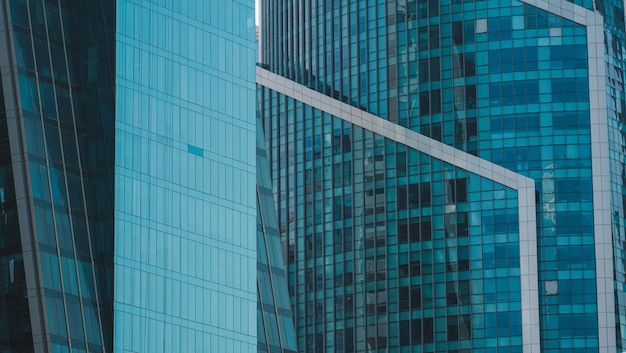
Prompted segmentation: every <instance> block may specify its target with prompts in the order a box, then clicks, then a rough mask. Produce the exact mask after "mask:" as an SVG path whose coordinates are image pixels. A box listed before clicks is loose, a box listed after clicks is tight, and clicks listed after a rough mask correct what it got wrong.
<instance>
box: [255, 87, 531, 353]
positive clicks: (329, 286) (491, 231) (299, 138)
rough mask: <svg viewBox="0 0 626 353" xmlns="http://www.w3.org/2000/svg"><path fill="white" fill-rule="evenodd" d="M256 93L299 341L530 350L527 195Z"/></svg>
mask: <svg viewBox="0 0 626 353" xmlns="http://www.w3.org/2000/svg"><path fill="white" fill-rule="evenodd" d="M260 90H261V94H262V102H263V107H262V113H263V114H264V116H265V117H268V118H267V119H266V121H265V126H266V131H267V134H268V136H267V138H268V143H269V146H270V147H269V148H270V150H271V151H272V154H273V156H274V160H273V161H272V172H273V179H274V188H275V189H276V190H281V191H280V192H279V193H278V194H277V195H278V200H277V203H278V209H279V211H280V212H281V214H280V215H279V225H280V231H281V233H282V236H283V239H284V241H285V243H286V245H287V247H288V248H287V254H288V255H287V258H288V262H287V265H288V269H289V276H290V293H291V294H292V302H293V307H294V310H295V320H296V327H297V333H298V340H299V342H298V343H299V346H300V347H301V349H302V350H303V351H305V352H363V351H377V352H385V351H389V352H395V351H398V352H411V351H415V350H420V351H422V352H440V351H453V352H466V351H467V352H469V351H473V352H487V351H491V350H497V351H506V352H522V344H523V342H522V302H521V301H522V298H521V293H522V292H521V280H520V246H519V239H520V237H519V218H518V194H517V191H516V190H514V189H511V188H508V187H505V186H503V185H502V184H499V183H498V182H494V181H493V180H490V179H488V178H485V177H481V176H479V175H476V174H474V173H471V172H468V171H467V170H464V169H462V168H458V167H454V166H453V165H451V164H449V163H446V162H445V161H443V160H441V159H439V158H435V157H432V156H430V155H428V154H426V153H423V152H419V151H417V150H415V149H413V148H410V147H407V146H406V145H405V144H403V143H398V142H396V141H393V140H391V139H389V138H385V137H383V136H381V135H379V134H376V133H374V132H372V131H369V130H367V129H363V128H361V127H359V126H354V125H352V124H350V123H349V122H348V121H345V120H342V119H340V118H338V117H336V116H333V115H331V114H328V113H326V112H323V111H320V110H318V109H316V108H313V107H311V106H309V105H307V104H304V103H302V102H299V101H296V100H294V99H292V98H290V97H287V96H284V95H282V94H280V93H278V92H276V91H273V90H271V89H269V88H264V87H262V88H260ZM287 131H289V132H290V133H288V134H286V132H287Z"/></svg>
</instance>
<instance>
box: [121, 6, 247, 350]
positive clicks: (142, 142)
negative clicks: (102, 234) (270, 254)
mask: <svg viewBox="0 0 626 353" xmlns="http://www.w3.org/2000/svg"><path fill="white" fill-rule="evenodd" d="M116 10H117V22H116V23H117V26H116V43H117V46H116V63H117V66H116V122H115V137H116V144H115V146H116V159H115V196H116V197H115V244H116V248H115V287H116V290H115V307H114V309H115V321H114V327H115V335H114V350H115V351H120V352H122V351H142V352H190V351H196V350H201V351H205V350H206V351H216V352H220V351H221V352H246V351H247V352H252V351H254V350H255V349H256V347H257V325H256V312H257V305H256V302H257V285H256V283H257V282H256V278H255V274H256V266H257V258H256V253H257V244H256V225H257V222H256V216H257V209H256V205H257V200H256V198H255V197H254V195H256V192H255V187H256V153H255V148H256V145H255V143H254V141H255V128H256V121H255V119H256V114H255V110H254V109H255V105H254V102H255V94H256V93H255V84H254V68H255V61H256V49H255V45H256V44H255V41H254V35H255V34H254V30H255V28H254V20H253V19H254V3H253V2H252V1H225V2H221V1H220V2H218V1H215V2H206V1H184V2H173V3H168V4H159V3H150V2H145V1H118V2H117V9H116ZM138 332H140V333H141V334H137V333H138Z"/></svg>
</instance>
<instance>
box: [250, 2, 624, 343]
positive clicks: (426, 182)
mask: <svg viewBox="0 0 626 353" xmlns="http://www.w3.org/2000/svg"><path fill="white" fill-rule="evenodd" d="M262 10H263V12H262V45H263V52H262V58H263V59H262V60H263V65H262V67H263V68H258V69H257V83H258V91H259V94H260V102H261V104H262V106H261V108H260V112H261V115H262V117H263V119H264V128H265V134H266V143H267V146H268V156H269V159H270V163H271V169H272V178H273V189H274V192H275V198H276V202H277V213H278V220H279V223H278V224H279V230H280V232H281V237H282V241H283V243H284V247H285V249H286V258H287V268H288V282H289V291H290V295H291V300H292V308H293V311H294V318H295V327H296V332H297V338H298V346H299V348H300V349H301V350H302V351H303V352H316V353H319V352H413V351H420V352H485V353H487V352H498V353H500V352H507V353H509V352H511V353H512V352H525V353H526V352H539V351H541V352H564V351H567V352H581V353H582V352H621V351H622V350H623V349H624V348H625V347H624V345H625V344H626V316H625V315H626V311H625V310H626V304H625V302H626V299H625V298H626V297H625V295H624V289H625V284H626V279H625V277H624V271H625V270H624V257H625V255H624V239H626V238H625V237H626V235H625V234H624V233H625V231H624V225H625V220H624V216H625V215H624V210H625V208H626V201H624V200H626V198H625V197H624V196H625V194H626V191H624V190H626V189H625V187H626V179H625V178H624V175H626V172H625V171H626V167H625V166H626V154H625V153H626V152H625V151H626V147H625V146H626V141H625V140H624V137H623V136H624V133H623V131H624V122H625V121H626V120H625V115H624V114H625V110H626V109H625V108H626V103H625V91H624V66H625V64H624V56H623V55H624V50H625V49H624V48H625V46H624V45H625V38H626V36H625V25H624V3H623V1H612V0H605V1H591V0H589V1H565V0H549V1H535V0H506V1H466V0H397V1H379V0H367V1H336V0H324V1H308V0H306V1H293V0H288V1H284V0H267V1H265V2H264V3H263V8H262Z"/></svg>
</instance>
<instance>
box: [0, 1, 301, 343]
mask: <svg viewBox="0 0 626 353" xmlns="http://www.w3.org/2000/svg"><path fill="white" fill-rule="evenodd" d="M255 62H256V44H255V26H254V2H253V1H251V0H238V1H230V0H229V1H200V0H190V1H173V2H163V1H141V0H120V1H99V0H89V1H68V0H61V1H56V0H54V1H50V0H9V1H4V2H3V3H2V5H0V75H1V77H2V81H1V84H0V150H1V151H2V153H1V155H0V161H1V162H0V205H1V208H0V212H1V214H2V217H0V284H1V287H0V288H1V290H0V351H1V352H7V353H9V352H10V353H13V352H51V353H65V352H68V353H69V352H79V353H80V352H102V353H104V352H146V353H147V352H151V353H152V352H196V351H198V352H200V351H202V352H208V351H211V352H253V351H255V350H256V349H259V350H261V351H262V350H263V349H262V347H265V349H264V350H265V351H271V352H274V351H275V349H276V347H282V348H283V351H284V352H293V351H295V336H294V329H293V323H292V321H291V314H290V308H289V299H288V294H287V286H286V281H285V278H286V276H285V272H284V269H283V263H282V258H281V257H280V256H278V254H279V253H280V251H281V250H280V242H279V241H278V239H279V238H278V235H279V233H278V231H277V226H276V224H277V222H276V220H275V216H276V215H275V212H274V210H273V207H274V203H273V202H272V201H271V197H272V193H271V182H270V178H269V168H268V165H267V159H266V158H265V152H264V150H263V146H262V143H261V145H258V143H255V141H261V142H262V141H263V137H262V134H261V135H260V136H261V137H260V138H258V139H257V138H256V137H257V134H256V131H257V129H256V125H257V119H256V116H257V115H256V113H255V101H256V94H257V93H256V84H255ZM257 163H259V165H257ZM263 163H264V165H265V166H263ZM257 168H258V169H259V175H264V177H262V178H260V179H259V180H257ZM257 190H258V193H257ZM257 213H258V214H259V217H257ZM257 245H259V251H257ZM257 253H259V256H258V257H257ZM257 261H258V263H257ZM257 269H258V271H259V273H260V274H262V275H260V276H259V280H258V281H257V277H256V274H257ZM281 271H282V272H281ZM266 286H272V287H271V288H268V287H266ZM259 302H261V303H262V305H259V304H257V303H259ZM258 313H261V316H259V319H258V320H257V315H258ZM257 321H258V322H259V327H257ZM257 332H259V333H262V336H263V337H261V335H257ZM257 336H259V337H258V344H257Z"/></svg>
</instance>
